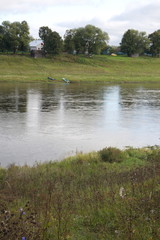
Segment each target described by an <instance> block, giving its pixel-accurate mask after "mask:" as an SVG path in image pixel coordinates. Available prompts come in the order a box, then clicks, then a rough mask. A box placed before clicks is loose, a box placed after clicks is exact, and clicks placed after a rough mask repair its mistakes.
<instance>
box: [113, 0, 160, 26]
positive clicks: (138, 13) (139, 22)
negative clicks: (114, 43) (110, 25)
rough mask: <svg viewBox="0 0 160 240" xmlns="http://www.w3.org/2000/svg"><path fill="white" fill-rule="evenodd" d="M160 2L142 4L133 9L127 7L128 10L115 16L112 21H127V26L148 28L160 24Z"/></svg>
mask: <svg viewBox="0 0 160 240" xmlns="http://www.w3.org/2000/svg"><path fill="white" fill-rule="evenodd" d="M159 9H160V2H159V1H155V2H154V3H148V4H146V5H144V4H142V5H140V6H138V7H134V8H133V9H132V8H131V9H126V11H125V12H124V13H122V14H120V15H118V16H115V17H113V18H112V19H111V20H110V21H111V22H115V23H122V24H123V23H124V22H126V25H127V26H130V28H131V27H137V28H139V29H148V30H149V28H150V27H152V26H153V25H155V26H156V25H157V27H158V25H159V22H160V14H159Z"/></svg>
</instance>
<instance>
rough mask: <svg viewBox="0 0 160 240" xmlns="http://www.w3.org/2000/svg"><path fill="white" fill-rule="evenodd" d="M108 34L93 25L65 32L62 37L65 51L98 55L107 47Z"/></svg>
mask: <svg viewBox="0 0 160 240" xmlns="http://www.w3.org/2000/svg"><path fill="white" fill-rule="evenodd" d="M108 40H109V37H108V34H107V33H106V32H103V31H102V30H101V29H100V28H97V27H95V26H93V25H86V26H85V27H84V28H83V27H81V28H77V29H70V30H67V31H66V33H65V36H64V46H65V50H66V51H67V52H69V53H73V51H74V50H75V51H76V53H77V54H79V53H85V54H100V53H101V50H102V49H104V48H105V47H106V46H107V42H108Z"/></svg>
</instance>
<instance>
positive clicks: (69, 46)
mask: <svg viewBox="0 0 160 240" xmlns="http://www.w3.org/2000/svg"><path fill="white" fill-rule="evenodd" d="M75 33H76V29H70V30H67V31H66V33H65V35H64V50H65V51H66V52H68V53H73V51H74V50H75V42H74V36H75Z"/></svg>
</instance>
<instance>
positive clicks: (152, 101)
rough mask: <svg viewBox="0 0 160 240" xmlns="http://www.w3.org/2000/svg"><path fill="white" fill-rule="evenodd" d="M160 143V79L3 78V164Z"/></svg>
mask: <svg viewBox="0 0 160 240" xmlns="http://www.w3.org/2000/svg"><path fill="white" fill-rule="evenodd" d="M159 144H160V84H120V85H109V84H102V83H101V84H99V83H94V84H91V83H90V84H89V83H88V84H84V83H73V84H65V83H61V82H60V83H44V84H40V83H38V84H37V83H5V82H4V83H3V82H1V83H0V163H1V166H8V165H9V164H12V163H15V164H17V165H22V164H28V165H33V164H35V163H36V162H44V161H50V160H61V159H63V158H64V157H67V156H70V155H73V154H75V153H77V152H81V151H83V152H89V151H94V150H95V151H96V150H100V149H102V148H104V147H108V146H114V147H119V148H124V147H125V146H133V147H142V146H148V145H159Z"/></svg>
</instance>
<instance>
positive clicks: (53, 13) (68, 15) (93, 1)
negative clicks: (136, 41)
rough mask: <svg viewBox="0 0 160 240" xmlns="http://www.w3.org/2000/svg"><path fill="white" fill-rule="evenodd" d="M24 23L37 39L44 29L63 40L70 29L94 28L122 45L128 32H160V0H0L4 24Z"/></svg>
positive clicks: (0, 10) (0, 15) (0, 20)
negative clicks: (92, 26) (45, 27)
mask: <svg viewBox="0 0 160 240" xmlns="http://www.w3.org/2000/svg"><path fill="white" fill-rule="evenodd" d="M23 20H25V21H27V23H28V25H29V27H30V35H31V36H33V37H34V38H39V36H38V32H39V28H40V27H42V26H47V27H49V28H51V29H52V31H57V32H58V33H59V34H60V36H61V37H62V38H63V36H64V34H65V32H66V30H68V29H73V28H78V27H85V26H86V25H87V24H92V25H94V26H96V27H99V28H100V29H102V30H103V31H105V32H107V33H108V35H109V38H110V40H109V45H119V43H120V42H121V39H122V37H123V34H124V33H125V32H126V31H127V30H128V29H135V30H138V31H145V32H146V33H147V34H150V33H152V32H154V31H156V30H158V29H160V0H0V24H2V22H3V21H10V22H14V21H19V22H21V21H23Z"/></svg>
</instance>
